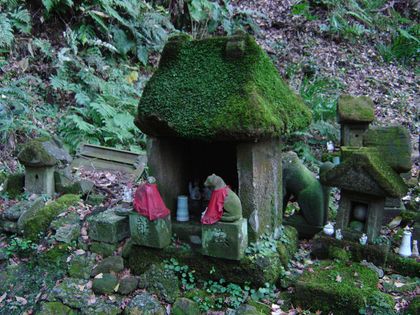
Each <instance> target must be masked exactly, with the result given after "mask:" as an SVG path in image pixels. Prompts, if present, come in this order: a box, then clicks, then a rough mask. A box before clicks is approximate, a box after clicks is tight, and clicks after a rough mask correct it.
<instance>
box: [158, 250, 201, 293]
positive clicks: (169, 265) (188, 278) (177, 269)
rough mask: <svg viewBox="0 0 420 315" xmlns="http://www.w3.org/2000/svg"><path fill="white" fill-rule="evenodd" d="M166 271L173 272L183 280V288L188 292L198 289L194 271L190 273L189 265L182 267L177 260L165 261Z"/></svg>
mask: <svg viewBox="0 0 420 315" xmlns="http://www.w3.org/2000/svg"><path fill="white" fill-rule="evenodd" d="M164 264H165V269H166V270H171V271H173V272H174V273H175V274H176V275H178V276H179V277H180V278H181V283H182V288H183V289H184V290H186V291H188V290H192V289H194V288H195V287H196V283H195V281H196V279H195V276H194V273H195V272H194V270H192V271H190V268H189V267H188V266H187V265H183V266H181V265H180V264H179V262H178V261H177V260H176V259H175V258H171V259H169V260H165V261H164Z"/></svg>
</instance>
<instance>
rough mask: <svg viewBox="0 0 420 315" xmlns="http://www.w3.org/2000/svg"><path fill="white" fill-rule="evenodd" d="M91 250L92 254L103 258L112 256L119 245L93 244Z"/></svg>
mask: <svg viewBox="0 0 420 315" xmlns="http://www.w3.org/2000/svg"><path fill="white" fill-rule="evenodd" d="M89 248H90V251H91V252H94V253H96V254H98V255H101V256H102V257H108V256H112V254H113V253H114V251H115V250H116V249H117V245H115V244H108V243H103V242H92V244H91V245H90V247H89Z"/></svg>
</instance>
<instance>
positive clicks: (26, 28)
mask: <svg viewBox="0 0 420 315" xmlns="http://www.w3.org/2000/svg"><path fill="white" fill-rule="evenodd" d="M10 17H11V21H12V24H13V27H15V28H16V29H17V30H18V31H19V32H22V33H26V34H27V33H30V32H31V28H32V25H31V15H30V14H29V11H28V10H27V9H22V8H18V9H16V10H15V11H14V12H13V13H11V14H10Z"/></svg>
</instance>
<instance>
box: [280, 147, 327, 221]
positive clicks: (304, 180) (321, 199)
mask: <svg viewBox="0 0 420 315" xmlns="http://www.w3.org/2000/svg"><path fill="white" fill-rule="evenodd" d="M282 162H283V211H284V210H285V209H286V207H287V203H288V202H289V200H290V198H291V197H292V196H293V197H294V198H295V199H296V201H297V203H298V204H299V207H300V212H299V214H296V215H293V216H292V217H290V218H288V220H289V219H290V221H292V222H295V223H297V224H299V223H300V224H306V225H312V226H316V227H321V226H323V225H324V224H325V223H326V221H327V215H328V201H329V188H328V187H324V186H322V185H321V183H320V182H319V180H318V179H316V177H315V175H314V174H313V173H312V172H311V171H310V170H308V169H307V168H306V166H305V165H303V163H302V162H301V161H300V160H299V158H298V156H297V154H296V153H295V152H292V151H289V152H286V153H285V154H284V155H283V159H282ZM333 166H334V165H333V164H332V163H330V162H327V163H324V164H323V165H322V166H321V169H320V172H324V171H326V170H328V169H331V168H332V167H333Z"/></svg>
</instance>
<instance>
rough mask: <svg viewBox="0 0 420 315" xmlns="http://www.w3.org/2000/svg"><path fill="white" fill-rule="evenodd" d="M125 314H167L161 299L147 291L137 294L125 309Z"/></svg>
mask: <svg viewBox="0 0 420 315" xmlns="http://www.w3.org/2000/svg"><path fill="white" fill-rule="evenodd" d="M124 314H125V315H165V314H166V312H165V309H164V308H163V306H162V305H160V303H159V301H158V300H157V299H156V298H155V297H153V296H152V295H151V294H149V293H147V292H143V293H140V294H138V295H136V296H135V297H134V298H133V299H132V300H131V301H130V303H129V304H128V305H127V307H126V308H125V310H124Z"/></svg>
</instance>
